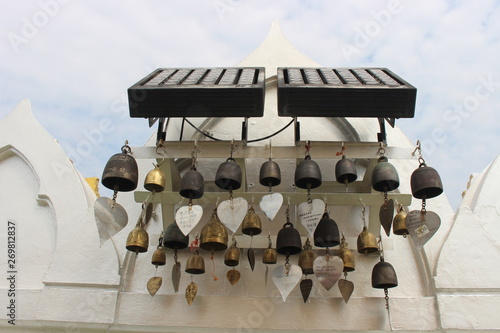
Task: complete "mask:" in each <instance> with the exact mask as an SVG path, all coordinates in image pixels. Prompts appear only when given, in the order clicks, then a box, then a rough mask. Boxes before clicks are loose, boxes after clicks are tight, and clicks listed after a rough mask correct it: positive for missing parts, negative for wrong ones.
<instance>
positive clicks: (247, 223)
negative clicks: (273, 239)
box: [241, 206, 262, 236]
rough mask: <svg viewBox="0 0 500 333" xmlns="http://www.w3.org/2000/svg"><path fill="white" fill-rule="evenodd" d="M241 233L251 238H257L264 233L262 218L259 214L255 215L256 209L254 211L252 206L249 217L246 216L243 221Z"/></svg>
mask: <svg viewBox="0 0 500 333" xmlns="http://www.w3.org/2000/svg"><path fill="white" fill-rule="evenodd" d="M241 232H242V233H244V234H245V235H250V236H255V235H258V234H260V233H261V232H262V223H261V221H260V217H259V215H257V213H255V209H253V207H252V206H250V209H249V210H248V213H247V215H245V218H244V219H243V223H242V224H241Z"/></svg>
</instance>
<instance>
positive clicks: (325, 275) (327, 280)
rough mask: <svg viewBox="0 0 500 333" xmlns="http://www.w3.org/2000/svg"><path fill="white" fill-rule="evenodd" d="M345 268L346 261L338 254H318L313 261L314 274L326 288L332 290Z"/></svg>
mask: <svg viewBox="0 0 500 333" xmlns="http://www.w3.org/2000/svg"><path fill="white" fill-rule="evenodd" d="M343 270H344V262H343V261H342V259H340V257H337V256H332V255H326V256H318V257H317V258H316V259H315V260H314V263H313V271H314V275H316V277H317V278H318V280H319V282H320V283H321V284H322V285H323V287H325V289H326V290H330V289H331V288H332V287H333V286H334V285H335V283H336V282H337V281H338V280H339V278H340V275H342V272H343Z"/></svg>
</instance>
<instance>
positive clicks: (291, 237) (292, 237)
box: [276, 221, 302, 255]
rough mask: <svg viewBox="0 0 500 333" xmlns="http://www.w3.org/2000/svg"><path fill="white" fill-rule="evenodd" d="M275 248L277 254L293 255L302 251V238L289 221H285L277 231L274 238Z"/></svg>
mask: <svg viewBox="0 0 500 333" xmlns="http://www.w3.org/2000/svg"><path fill="white" fill-rule="evenodd" d="M276 250H277V251H278V253H279V254H284V255H293V254H297V253H300V252H301V251H302V240H301V239H300V234H299V231H298V230H297V229H295V228H294V227H293V224H292V223H290V221H287V222H286V223H285V224H284V225H283V228H282V229H281V230H280V231H279V232H278V236H277V238H276Z"/></svg>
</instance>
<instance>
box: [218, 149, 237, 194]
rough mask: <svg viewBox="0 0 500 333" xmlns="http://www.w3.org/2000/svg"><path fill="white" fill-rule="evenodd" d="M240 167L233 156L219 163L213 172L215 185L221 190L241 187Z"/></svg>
mask: <svg viewBox="0 0 500 333" xmlns="http://www.w3.org/2000/svg"><path fill="white" fill-rule="evenodd" d="M241 177H242V176H241V168H240V166H239V165H238V163H236V161H235V160H234V159H233V158H231V157H230V158H228V159H227V160H226V162H224V163H222V164H221V165H219V168H218V169H217V173H216V174H215V185H217V186H218V187H220V188H221V189H223V190H237V189H239V188H240V187H241Z"/></svg>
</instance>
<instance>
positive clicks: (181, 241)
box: [163, 222, 189, 250]
mask: <svg viewBox="0 0 500 333" xmlns="http://www.w3.org/2000/svg"><path fill="white" fill-rule="evenodd" d="M163 245H164V246H165V247H168V248H169V249H173V250H182V249H185V248H186V247H188V245H189V235H187V236H184V234H183V233H182V231H181V229H179V226H178V225H177V223H175V222H173V223H171V224H170V225H169V226H168V227H167V229H165V235H164V236H163Z"/></svg>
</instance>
